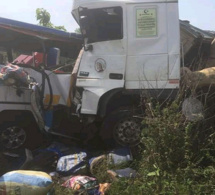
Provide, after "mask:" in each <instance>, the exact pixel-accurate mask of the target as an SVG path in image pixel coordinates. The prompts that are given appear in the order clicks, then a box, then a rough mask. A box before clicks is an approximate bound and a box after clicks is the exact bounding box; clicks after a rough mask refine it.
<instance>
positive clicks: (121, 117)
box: [100, 108, 142, 147]
mask: <svg viewBox="0 0 215 195" xmlns="http://www.w3.org/2000/svg"><path fill="white" fill-rule="evenodd" d="M138 113H139V112H134V111H133V110H132V109H131V108H120V109H118V110H116V111H114V112H112V113H111V114H110V115H109V116H107V117H106V119H105V120H104V122H103V124H102V130H101V132H100V135H101V137H102V139H103V140H104V141H105V142H106V143H107V145H108V146H111V147H115V146H117V145H121V146H135V145H138V144H139V143H140V135H141V131H142V125H141V122H142V119H141V117H137V115H136V114H138Z"/></svg>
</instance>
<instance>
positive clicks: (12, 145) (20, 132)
mask: <svg viewBox="0 0 215 195" xmlns="http://www.w3.org/2000/svg"><path fill="white" fill-rule="evenodd" d="M0 139H1V143H2V145H3V146H4V147H5V148H7V149H16V148H19V147H21V146H22V145H23V144H24V142H25V140H26V133H25V130H24V129H23V128H21V127H18V126H11V127H7V128H6V129H4V130H3V131H2V133H1V137H0Z"/></svg>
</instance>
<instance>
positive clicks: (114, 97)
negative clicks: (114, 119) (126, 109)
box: [97, 88, 140, 118]
mask: <svg viewBox="0 0 215 195" xmlns="http://www.w3.org/2000/svg"><path fill="white" fill-rule="evenodd" d="M139 103H140V95H139V94H132V93H129V94H128V93H126V91H125V90H124V89H122V88H118V89H113V90H111V91H108V92H107V93H105V94H103V95H102V97H101V98H100V100H99V104H98V112H97V114H98V116H100V117H101V118H104V117H105V116H107V115H108V114H109V113H111V112H113V111H114V110H116V109H118V108H120V107H122V106H131V105H138V104H139Z"/></svg>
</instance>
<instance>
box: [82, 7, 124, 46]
mask: <svg viewBox="0 0 215 195" xmlns="http://www.w3.org/2000/svg"><path fill="white" fill-rule="evenodd" d="M83 19H84V20H83ZM122 22H123V20H122V8H121V7H111V8H102V9H87V10H85V11H83V12H82V14H81V15H80V26H81V31H82V34H83V36H84V37H85V38H87V39H88V43H94V42H101V41H108V40H117V39H122V38H123V24H122Z"/></svg>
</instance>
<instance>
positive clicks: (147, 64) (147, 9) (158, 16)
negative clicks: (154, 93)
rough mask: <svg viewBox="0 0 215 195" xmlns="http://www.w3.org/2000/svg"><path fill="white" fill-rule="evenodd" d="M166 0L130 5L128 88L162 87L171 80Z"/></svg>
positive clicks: (128, 6)
mask: <svg viewBox="0 0 215 195" xmlns="http://www.w3.org/2000/svg"><path fill="white" fill-rule="evenodd" d="M166 12H167V7H166V3H142V4H128V5H127V23H128V50H127V64H126V77H125V78H126V83H125V86H126V88H127V89H139V88H142V89H143V88H144V89H149V88H150V89H153V88H162V87H164V85H165V83H166V82H167V80H168V37H167V36H168V33H167V15H166Z"/></svg>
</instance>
